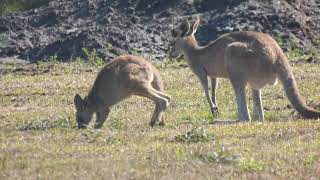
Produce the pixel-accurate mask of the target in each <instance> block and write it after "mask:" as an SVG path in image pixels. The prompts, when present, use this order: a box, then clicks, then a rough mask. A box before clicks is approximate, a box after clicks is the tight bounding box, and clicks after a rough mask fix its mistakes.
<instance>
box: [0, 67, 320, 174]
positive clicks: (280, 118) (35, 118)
mask: <svg viewBox="0 0 320 180" xmlns="http://www.w3.org/2000/svg"><path fill="white" fill-rule="evenodd" d="M99 68H101V67H97V66H92V65H88V64H85V63H82V62H74V63H69V64H62V63H38V64H31V65H23V66H22V65H0V73H1V76H0V179H318V178H320V151H319V149H320V121H319V120H303V119H301V117H300V116H299V115H298V114H297V113H296V112H295V111H294V110H293V109H292V108H291V106H290V105H289V102H288V100H287V99H286V95H285V93H284V91H283V90H282V86H281V85H280V84H278V85H276V86H268V87H266V88H265V89H264V90H263V104H264V109H265V115H266V121H265V122H264V123H258V122H250V123H238V124H214V123H213V122H214V120H216V119H219V120H230V119H232V120H235V119H236V105H235V96H234V93H233V90H232V89H231V85H230V83H229V81H228V80H224V79H222V80H221V81H220V83H219V87H218V96H217V97H218V98H217V99H218V106H219V108H220V112H221V114H220V115H219V116H218V117H217V118H214V117H212V115H211V113H210V110H209V106H208V104H207V102H206V99H205V96H204V93H203V91H202V89H201V86H200V82H199V81H198V80H197V79H196V77H195V76H194V75H193V74H192V72H191V70H190V69H189V68H188V67H186V66H185V64H184V63H181V62H180V63H178V62H174V63H168V64H165V65H159V67H158V68H159V71H160V72H161V74H162V77H163V79H164V82H165V87H166V93H167V94H169V95H170V96H171V97H172V102H171V105H170V107H169V108H168V110H167V111H166V113H165V114H164V118H165V121H166V125H165V126H163V127H160V126H158V127H155V128H151V127H149V126H148V123H149V120H150V118H151V113H152V111H153V108H154V105H153V103H152V102H151V101H149V100H148V99H145V98H140V97H132V98H130V99H127V100H125V101H123V102H121V103H120V104H118V105H116V106H114V107H113V108H112V111H111V113H110V115H109V117H108V120H107V122H106V123H105V124H104V126H103V128H102V129H100V130H94V129H92V128H89V129H86V130H78V129H77V128H76V124H75V108H74V105H73V97H74V95H75V94H76V93H80V94H81V95H82V96H83V95H86V92H87V91H88V90H89V88H90V87H91V85H92V83H93V81H94V78H95V76H96V73H97V72H98V70H99ZM293 69H294V74H295V76H296V79H297V82H298V85H299V89H300V92H301V94H302V95H303V96H305V98H306V100H307V103H308V105H310V106H312V107H314V108H315V109H318V110H320V98H319V97H320V64H314V63H298V64H295V65H294V66H293ZM249 93H250V91H248V97H249V103H250V104H249V105H250V108H251V97H250V94H249Z"/></svg>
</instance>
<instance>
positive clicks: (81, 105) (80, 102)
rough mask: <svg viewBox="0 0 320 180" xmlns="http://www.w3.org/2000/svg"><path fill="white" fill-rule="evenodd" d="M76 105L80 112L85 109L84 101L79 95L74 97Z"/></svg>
mask: <svg viewBox="0 0 320 180" xmlns="http://www.w3.org/2000/svg"><path fill="white" fill-rule="evenodd" d="M74 105H75V106H76V109H77V110H78V111H81V110H83V109H84V103H83V100H82V98H81V96H80V95H79V94H76V95H75V96H74Z"/></svg>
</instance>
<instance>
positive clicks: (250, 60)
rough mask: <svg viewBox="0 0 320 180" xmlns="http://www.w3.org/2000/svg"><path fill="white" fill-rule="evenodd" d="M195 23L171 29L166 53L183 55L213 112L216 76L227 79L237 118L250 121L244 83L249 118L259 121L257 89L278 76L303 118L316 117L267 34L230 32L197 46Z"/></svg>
mask: <svg viewBox="0 0 320 180" xmlns="http://www.w3.org/2000/svg"><path fill="white" fill-rule="evenodd" d="M198 26H199V19H198V20H197V21H196V22H195V23H193V24H192V25H190V23H189V21H188V20H187V19H185V20H184V21H183V22H182V23H181V25H180V26H179V28H177V29H175V30H173V31H172V33H173V35H174V36H175V37H176V40H175V41H174V43H173V45H172V49H171V51H170V52H169V55H170V56H171V57H178V56H180V55H182V54H183V55H184V57H185V59H186V60H187V63H188V65H189V66H190V68H191V70H192V71H193V73H194V74H195V75H197V77H198V78H199V79H200V81H201V84H202V86H203V89H204V92H205V95H206V98H207V100H208V102H209V105H210V108H211V112H212V114H213V115H216V113H218V108H217V104H216V88H217V78H219V77H222V78H229V79H230V81H231V84H232V86H233V89H234V91H235V95H236V100H237V106H238V120H239V121H249V120H250V115H249V113H248V106H247V101H246V96H245V88H246V85H247V84H249V85H250V87H251V88H252V97H253V119H255V120H261V121H263V120H264V114H263V109H262V103H261V88H262V87H264V86H265V85H267V84H276V82H277V78H279V79H280V81H281V82H282V84H283V87H284V89H285V92H286V94H287V96H288V99H289V101H290V102H291V104H292V106H293V107H294V108H295V109H296V110H297V111H298V112H299V113H300V114H301V115H302V116H303V117H304V118H320V112H317V111H315V110H313V109H312V108H310V107H308V106H307V105H306V103H305V101H304V99H303V97H302V96H301V95H300V93H299V91H298V88H297V83H296V80H295V78H294V76H293V73H292V70H291V68H290V65H289V63H288V60H287V57H286V56H285V54H284V53H283V51H282V50H281V48H280V47H279V45H278V44H277V42H276V41H275V40H274V39H273V38H272V37H271V36H269V35H268V34H264V33H260V32H248V31H247V32H246V31H244V32H233V33H228V34H225V35H223V36H221V37H220V38H218V39H216V40H215V41H213V42H211V43H210V44H208V45H206V46H199V45H198V43H197V41H196V39H195V37H194V33H195V32H196V30H197V28H198ZM208 77H210V79H211V84H212V98H211V97H210V95H209V90H208Z"/></svg>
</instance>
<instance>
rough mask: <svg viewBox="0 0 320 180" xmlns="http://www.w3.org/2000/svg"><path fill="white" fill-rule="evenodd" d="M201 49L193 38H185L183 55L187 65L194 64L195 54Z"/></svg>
mask: <svg viewBox="0 0 320 180" xmlns="http://www.w3.org/2000/svg"><path fill="white" fill-rule="evenodd" d="M200 48H201V47H200V46H199V45H198V43H197V41H196V39H195V38H194V37H187V38H186V41H185V44H184V47H183V55H184V57H185V58H186V60H187V62H188V63H189V64H194V63H196V62H195V61H196V59H197V54H198V51H199V49H200Z"/></svg>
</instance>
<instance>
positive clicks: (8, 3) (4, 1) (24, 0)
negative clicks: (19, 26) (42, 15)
mask: <svg viewBox="0 0 320 180" xmlns="http://www.w3.org/2000/svg"><path fill="white" fill-rule="evenodd" d="M49 1H50V0H1V3H0V15H5V14H9V13H11V12H17V11H26V10H30V9H34V8H38V7H40V6H43V5H46V4H48V3H49Z"/></svg>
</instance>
